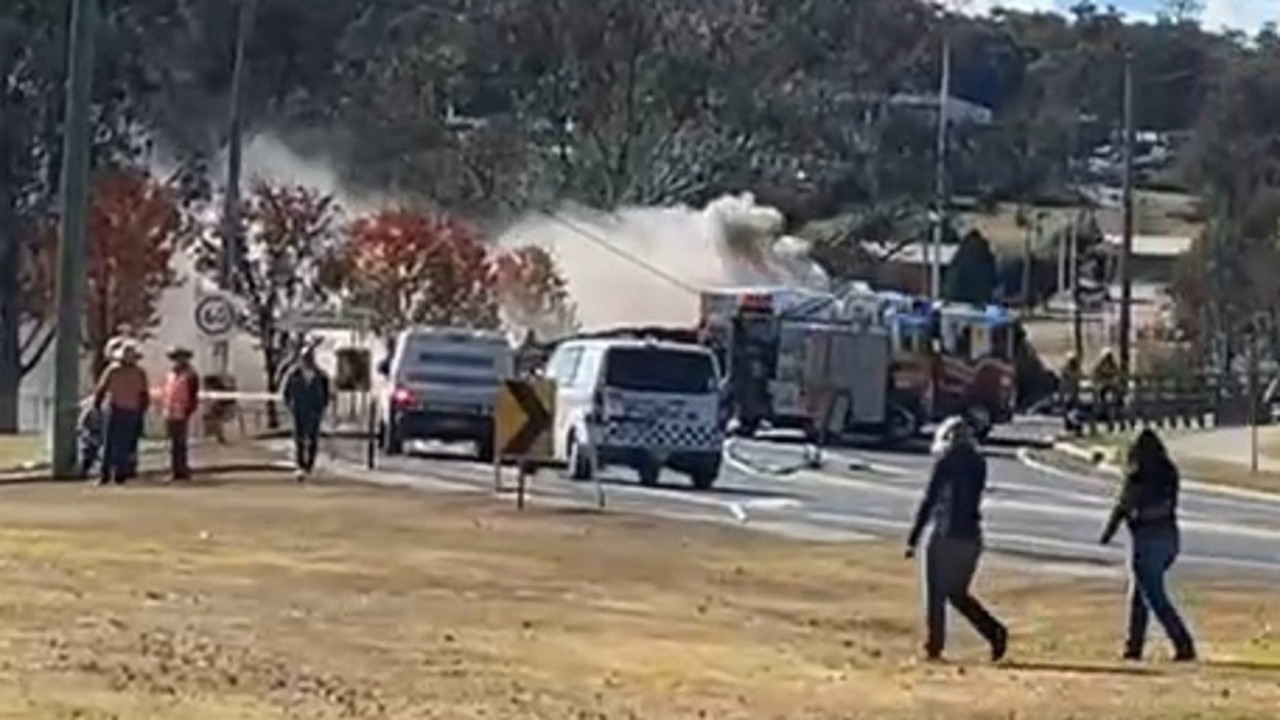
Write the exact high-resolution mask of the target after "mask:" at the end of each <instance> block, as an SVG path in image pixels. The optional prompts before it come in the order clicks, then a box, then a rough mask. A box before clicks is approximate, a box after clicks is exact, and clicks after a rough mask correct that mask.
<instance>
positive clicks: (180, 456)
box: [163, 347, 200, 480]
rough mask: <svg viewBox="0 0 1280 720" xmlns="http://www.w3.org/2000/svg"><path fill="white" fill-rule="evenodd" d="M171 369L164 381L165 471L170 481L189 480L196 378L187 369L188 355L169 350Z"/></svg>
mask: <svg viewBox="0 0 1280 720" xmlns="http://www.w3.org/2000/svg"><path fill="white" fill-rule="evenodd" d="M167 357H168V358H169V361H170V362H171V363H173V365H172V366H171V367H170V368H169V374H168V376H167V377H166V378H165V381H164V396H163V398H164V429H165V438H166V439H167V440H168V442H169V470H170V474H171V478H172V479H173V480H190V479H191V456H190V437H191V418H192V417H193V416H194V415H195V413H196V408H197V407H199V405H200V376H199V375H197V374H196V371H195V368H193V367H192V366H191V351H190V350H188V349H186V348H183V347H173V348H171V349H170V350H169V353H168V355H167Z"/></svg>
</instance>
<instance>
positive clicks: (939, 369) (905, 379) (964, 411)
mask: <svg viewBox="0 0 1280 720" xmlns="http://www.w3.org/2000/svg"><path fill="white" fill-rule="evenodd" d="M885 318H886V324H887V325H888V326H889V328H890V336H891V337H892V345H893V358H894V359H893V377H894V383H895V386H896V387H897V388H898V391H899V392H900V393H901V394H902V395H904V396H907V397H913V398H917V399H918V402H919V405H920V407H921V413H920V414H921V415H922V416H923V417H925V418H927V420H928V421H930V422H937V421H940V420H942V419H944V418H946V417H948V416H950V415H964V416H966V417H968V418H969V421H970V423H971V424H972V425H973V428H974V431H975V433H976V434H977V435H978V436H980V437H985V436H987V435H989V434H990V432H991V430H992V428H993V427H994V426H995V425H996V424H998V423H1003V422H1008V421H1009V420H1010V419H1012V417H1013V411H1014V408H1015V402H1016V397H1015V387H1016V382H1015V380H1016V374H1015V364H1014V341H1015V336H1016V322H1017V320H1016V318H1014V317H1013V316H1012V315H1010V314H1009V312H1008V311H1007V310H1005V309H1004V308H1002V307H999V306H989V307H983V308H979V307H975V306H972V305H965V304H935V303H931V302H929V301H926V300H921V299H918V298H911V297H908V296H891V295H887V294H886V296H885Z"/></svg>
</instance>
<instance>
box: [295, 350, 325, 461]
mask: <svg viewBox="0 0 1280 720" xmlns="http://www.w3.org/2000/svg"><path fill="white" fill-rule="evenodd" d="M329 399H330V397H329V377H328V376H327V375H325V373H324V371H323V370H321V369H320V367H319V366H318V365H317V364H316V358H315V351H314V350H312V349H307V350H306V351H304V352H303V353H302V356H301V357H300V358H299V359H298V365H297V367H295V368H294V369H293V370H292V371H291V372H290V373H289V376H288V378H286V380H285V383H284V402H285V406H286V407H288V409H289V414H290V415H291V416H292V418H293V448H294V464H295V465H296V467H297V471H296V473H297V475H296V478H297V480H298V481H299V482H301V481H303V480H305V479H306V478H307V477H308V476H309V475H310V474H311V472H312V470H314V469H315V465H316V454H317V452H318V451H319V446H320V425H321V423H322V422H323V421H324V413H325V411H326V410H327V409H328V407H329Z"/></svg>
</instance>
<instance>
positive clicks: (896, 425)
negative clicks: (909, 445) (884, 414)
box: [886, 405, 920, 443]
mask: <svg viewBox="0 0 1280 720" xmlns="http://www.w3.org/2000/svg"><path fill="white" fill-rule="evenodd" d="M919 434H920V418H919V417H918V416H917V415H916V414H915V413H913V412H911V411H910V410H908V409H907V408H904V407H902V406H901V405H891V406H889V427H888V432H887V433H886V435H887V437H886V439H887V440H888V441H889V442H890V443H900V442H906V441H907V440H911V439H912V438H914V437H915V436H917V435H919Z"/></svg>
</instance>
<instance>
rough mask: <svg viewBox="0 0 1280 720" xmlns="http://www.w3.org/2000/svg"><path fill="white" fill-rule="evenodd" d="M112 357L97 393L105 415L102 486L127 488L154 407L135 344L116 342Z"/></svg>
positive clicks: (96, 403) (95, 402)
mask: <svg viewBox="0 0 1280 720" xmlns="http://www.w3.org/2000/svg"><path fill="white" fill-rule="evenodd" d="M113 342H114V341H113ZM112 355H113V357H112V358H111V361H112V362H111V364H110V365H108V366H107V368H106V369H105V370H103V372H102V376H101V377H100V378H99V379H98V385H97V387H96V388H95V389H94V393H93V407H95V408H99V409H101V410H102V413H103V429H102V433H103V448H102V450H103V452H102V474H101V478H100V480H99V484H102V485H108V484H111V483H115V484H117V485H119V484H123V483H124V482H125V481H126V480H129V479H131V478H132V477H133V476H134V474H135V473H136V471H137V455H138V438H139V436H140V435H141V433H142V424H143V418H144V417H145V416H146V414H147V409H148V408H149V407H150V404H151V390H150V388H149V387H148V384H147V374H146V373H145V372H143V370H142V368H141V367H139V366H138V359H139V357H140V356H139V353H138V348H137V346H136V345H135V344H134V343H132V342H131V341H120V342H114V345H113V346H112Z"/></svg>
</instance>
